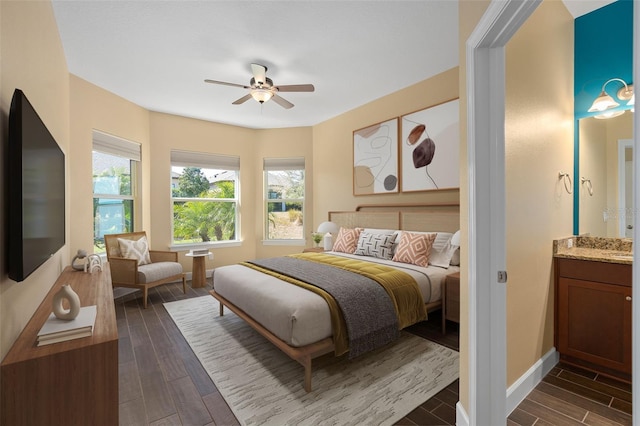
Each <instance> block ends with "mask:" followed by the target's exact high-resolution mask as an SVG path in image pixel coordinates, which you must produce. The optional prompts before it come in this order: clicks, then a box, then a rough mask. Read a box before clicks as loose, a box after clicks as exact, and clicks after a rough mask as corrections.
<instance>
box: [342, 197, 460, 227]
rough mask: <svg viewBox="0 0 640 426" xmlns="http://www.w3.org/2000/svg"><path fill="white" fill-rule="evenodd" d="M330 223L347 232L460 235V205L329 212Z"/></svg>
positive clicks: (373, 207)
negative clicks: (352, 230)
mask: <svg viewBox="0 0 640 426" xmlns="http://www.w3.org/2000/svg"><path fill="white" fill-rule="evenodd" d="M329 220H330V221H331V222H334V223H336V224H338V225H339V226H342V227H344V228H355V227H361V228H380V229H402V230H405V231H423V232H428V231H444V232H456V231H457V230H459V229H460V204H458V203H433V204H363V205H360V206H358V207H356V209H355V210H354V211H348V212H329Z"/></svg>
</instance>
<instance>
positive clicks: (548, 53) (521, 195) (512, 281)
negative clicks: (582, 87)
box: [505, 1, 575, 385]
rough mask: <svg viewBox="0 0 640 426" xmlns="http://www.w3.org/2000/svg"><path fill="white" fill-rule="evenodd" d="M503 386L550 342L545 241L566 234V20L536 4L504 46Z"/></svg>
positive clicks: (569, 38) (558, 8) (569, 143)
mask: <svg viewBox="0 0 640 426" xmlns="http://www.w3.org/2000/svg"><path fill="white" fill-rule="evenodd" d="M506 70H507V81H506V89H507V99H506V152H505V155H506V183H507V185H506V195H507V197H506V202H507V212H506V213H507V216H506V219H507V223H506V225H507V271H508V272H509V284H508V285H507V384H508V385H511V384H513V383H514V382H515V381H516V380H517V379H518V378H519V377H520V376H521V375H523V374H524V373H525V372H526V371H527V370H528V369H529V368H530V367H531V366H532V365H533V364H534V363H535V362H537V361H538V360H539V359H540V358H541V357H542V356H543V355H544V354H545V353H547V352H548V351H549V350H550V349H551V348H552V347H553V306H554V299H553V281H552V257H551V254H552V241H553V240H554V239H556V238H562V237H566V236H569V235H571V234H572V233H573V195H572V194H568V193H567V192H566V191H565V189H564V185H563V183H562V182H561V181H560V180H558V171H560V170H563V171H568V172H569V173H572V172H571V171H572V170H573V132H574V130H573V122H574V121H573V17H572V16H571V14H570V13H569V12H568V11H567V9H566V8H565V6H564V4H563V3H562V2H557V1H543V3H542V4H541V5H540V6H539V7H538V9H536V11H535V12H534V13H533V15H532V16H531V17H530V18H529V19H528V20H527V21H526V22H525V23H524V25H523V26H522V28H521V29H520V30H519V31H518V32H517V33H516V34H515V36H514V37H513V38H512V39H511V41H510V42H509V43H508V44H507V47H506ZM574 180H575V179H574Z"/></svg>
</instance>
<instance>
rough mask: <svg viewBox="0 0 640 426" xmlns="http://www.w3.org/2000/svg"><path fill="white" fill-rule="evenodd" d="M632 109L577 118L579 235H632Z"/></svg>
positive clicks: (615, 236)
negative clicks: (604, 116) (611, 115)
mask: <svg viewBox="0 0 640 426" xmlns="http://www.w3.org/2000/svg"><path fill="white" fill-rule="evenodd" d="M633 114H634V113H633V112H631V111H630V110H628V111H625V113H624V114H622V115H620V116H618V117H614V118H609V119H596V118H594V117H588V118H582V119H580V120H579V127H578V129H579V130H578V131H579V144H580V145H579V149H580V151H579V157H580V163H579V170H580V175H579V176H576V177H575V182H574V191H575V194H576V196H577V197H579V234H580V235H584V234H589V235H591V236H594V237H612V238H618V237H631V234H632V219H633V218H632V216H631V214H627V213H626V212H627V211H630V210H631V209H632V207H633V188H632V184H633V177H632V170H633V167H632V165H633V157H634V153H633V143H632V138H633Z"/></svg>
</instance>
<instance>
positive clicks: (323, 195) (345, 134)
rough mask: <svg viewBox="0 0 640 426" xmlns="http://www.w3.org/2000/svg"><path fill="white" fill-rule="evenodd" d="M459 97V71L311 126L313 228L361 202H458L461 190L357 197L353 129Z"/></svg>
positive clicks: (439, 76) (447, 72) (446, 73)
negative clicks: (354, 179) (334, 212)
mask: <svg viewBox="0 0 640 426" xmlns="http://www.w3.org/2000/svg"><path fill="white" fill-rule="evenodd" d="M457 97H458V67H455V68H452V69H450V70H448V71H445V72H443V73H441V74H439V75H436V76H435V77H432V78H429V79H427V80H424V81H422V82H420V83H418V84H415V85H413V86H410V87H408V88H406V89H403V90H400V91H398V92H395V93H393V94H391V95H388V96H384V97H382V98H380V99H377V100H375V101H373V102H370V103H368V104H366V105H363V106H361V107H358V108H356V109H353V110H351V111H348V112H346V113H344V114H341V115H339V116H338V117H335V118H332V119H330V120H327V121H325V122H323V123H320V124H317V125H315V126H313V182H314V183H313V196H314V203H313V221H314V223H313V225H314V227H317V226H318V225H319V224H320V223H321V222H323V221H325V220H327V218H328V216H327V215H328V212H329V211H336V210H337V211H341V210H353V209H354V208H355V207H356V206H357V205H359V204H390V203H427V202H451V201H455V202H458V200H459V191H458V190H457V189H456V190H441V191H431V192H413V193H407V194H382V195H368V196H354V195H353V131H354V130H357V129H361V128H364V127H367V126H369V125H371V124H375V123H379V122H382V121H386V120H389V119H391V118H394V117H399V116H402V115H405V114H408V113H411V112H414V111H417V110H420V109H424V108H426V107H429V106H432V105H437V104H440V103H442V102H445V101H448V100H451V99H455V98H457Z"/></svg>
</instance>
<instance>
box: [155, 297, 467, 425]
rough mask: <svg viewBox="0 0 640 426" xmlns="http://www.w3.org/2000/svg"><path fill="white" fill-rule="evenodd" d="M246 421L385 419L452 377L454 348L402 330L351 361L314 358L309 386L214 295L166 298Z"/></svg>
mask: <svg viewBox="0 0 640 426" xmlns="http://www.w3.org/2000/svg"><path fill="white" fill-rule="evenodd" d="M164 306H165V308H166V309H167V311H168V312H169V314H170V315H171V317H172V318H173V320H174V321H175V323H176V324H177V326H178V328H179V329H180V331H181V333H182V334H183V335H184V337H185V338H186V340H187V342H188V343H189V345H190V346H191V348H192V349H193V351H194V352H195V354H196V356H197V357H198V359H199V360H200V362H201V363H202V365H203V367H204V369H205V370H206V371H207V373H208V374H209V375H210V376H211V379H212V380H213V382H214V383H215V385H216V387H217V388H218V390H219V391H220V393H221V394H222V396H223V397H224V399H225V401H226V402H227V404H228V405H229V407H230V408H231V410H232V411H233V413H234V414H235V416H236V417H237V418H238V420H239V421H240V423H241V424H245V425H322V424H327V425H363V424H367V425H390V424H393V423H394V422H397V421H398V420H400V419H401V418H402V417H404V416H406V415H407V414H408V413H409V412H411V411H412V410H413V409H414V408H416V407H417V406H419V405H420V404H422V403H423V402H425V401H426V400H427V399H429V398H431V397H432V396H433V395H435V394H436V393H438V392H439V391H441V390H442V389H444V388H445V387H446V386H448V385H449V384H450V383H452V382H453V381H454V380H455V379H457V378H458V353H457V352H456V351H453V350H451V349H448V348H445V347H444V346H441V345H438V344H436V343H433V342H430V341H428V340H425V339H422V338H420V337H417V336H414V335H412V334H409V333H407V332H403V333H402V336H401V338H400V339H399V340H397V341H396V342H394V343H392V344H390V345H387V346H385V347H383V348H381V349H379V350H376V351H374V352H371V353H368V354H365V355H362V356H359V357H357V358H355V359H353V360H349V359H347V358H346V357H340V358H335V357H333V356H324V357H322V358H319V359H318V360H317V361H315V360H314V370H313V380H312V386H313V391H312V392H310V393H307V392H305V390H304V388H303V379H304V370H303V368H302V366H301V365H300V364H298V363H297V362H296V361H293V360H292V359H291V358H289V357H287V356H286V355H285V354H284V353H282V352H281V351H280V350H279V349H277V348H276V347H275V346H273V345H272V344H271V343H269V342H268V341H267V340H266V339H265V338H264V337H262V336H261V335H259V334H258V333H257V332H255V331H254V330H253V329H252V328H251V327H249V326H248V325H247V324H246V323H245V322H244V321H243V320H242V319H241V318H239V317H238V316H236V315H235V314H233V313H232V312H230V311H229V310H228V309H226V310H225V314H224V316H222V317H220V316H219V315H218V314H219V308H218V306H219V305H218V301H217V300H215V299H214V298H213V297H212V296H203V297H198V298H193V299H186V300H180V301H176V302H169V303H165V304H164Z"/></svg>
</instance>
